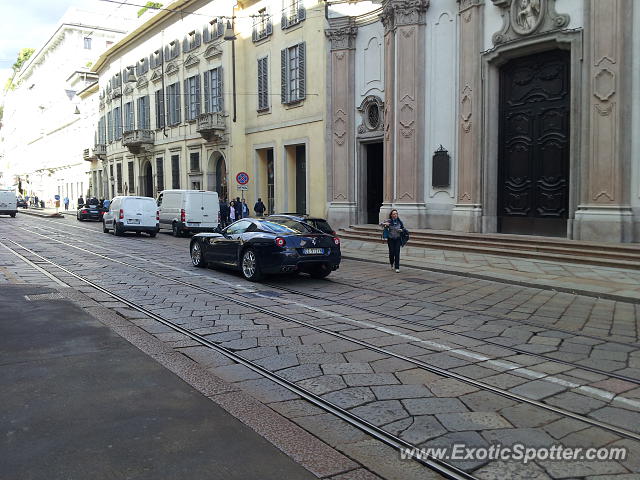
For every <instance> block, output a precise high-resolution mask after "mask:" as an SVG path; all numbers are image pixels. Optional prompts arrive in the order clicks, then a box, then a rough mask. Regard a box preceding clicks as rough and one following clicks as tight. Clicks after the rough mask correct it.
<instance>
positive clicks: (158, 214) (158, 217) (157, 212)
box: [156, 210, 160, 221]
mask: <svg viewBox="0 0 640 480" xmlns="http://www.w3.org/2000/svg"><path fill="white" fill-rule="evenodd" d="M156 220H158V221H160V210H156Z"/></svg>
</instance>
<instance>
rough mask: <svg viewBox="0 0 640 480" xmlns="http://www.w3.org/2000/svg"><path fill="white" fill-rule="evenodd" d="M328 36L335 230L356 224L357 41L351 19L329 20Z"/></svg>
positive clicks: (331, 193)
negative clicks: (354, 141) (329, 47)
mask: <svg viewBox="0 0 640 480" xmlns="http://www.w3.org/2000/svg"><path fill="white" fill-rule="evenodd" d="M325 33H326V35H327V37H328V38H329V41H330V42H331V51H330V56H331V58H330V67H329V68H330V74H329V75H330V77H329V91H330V95H329V100H328V102H329V113H330V119H329V121H330V125H329V137H330V138H329V145H330V148H329V152H330V165H328V167H329V175H330V177H329V182H328V188H329V192H328V194H329V199H328V200H329V209H328V213H327V217H328V220H329V222H330V223H331V225H333V227H334V228H340V227H345V226H349V225H350V224H353V223H355V221H356V209H357V202H356V199H355V154H354V145H353V140H354V138H355V76H356V75H355V38H356V34H357V28H356V26H355V24H354V20H353V19H352V18H350V17H339V18H331V19H329V28H328V29H327V30H326V32H325Z"/></svg>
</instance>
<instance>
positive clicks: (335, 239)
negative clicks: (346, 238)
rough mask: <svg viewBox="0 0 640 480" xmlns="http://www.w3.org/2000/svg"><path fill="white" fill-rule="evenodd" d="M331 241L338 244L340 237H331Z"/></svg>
mask: <svg viewBox="0 0 640 480" xmlns="http://www.w3.org/2000/svg"><path fill="white" fill-rule="evenodd" d="M333 243H335V244H336V245H340V239H339V238H338V237H333Z"/></svg>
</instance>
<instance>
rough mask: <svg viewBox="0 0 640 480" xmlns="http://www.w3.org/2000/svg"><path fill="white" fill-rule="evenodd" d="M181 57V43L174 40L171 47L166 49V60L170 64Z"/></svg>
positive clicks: (168, 46)
mask: <svg viewBox="0 0 640 480" xmlns="http://www.w3.org/2000/svg"><path fill="white" fill-rule="evenodd" d="M178 55H180V42H178V40H174V41H173V42H171V43H170V44H169V45H167V46H166V47H164V58H165V60H166V61H167V62H168V61H169V60H173V59H174V58H176V57H177V56H178Z"/></svg>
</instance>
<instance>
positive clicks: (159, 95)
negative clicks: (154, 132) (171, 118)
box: [156, 90, 165, 128]
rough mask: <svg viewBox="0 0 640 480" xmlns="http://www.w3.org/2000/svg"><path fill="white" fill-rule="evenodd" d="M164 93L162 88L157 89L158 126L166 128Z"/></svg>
mask: <svg viewBox="0 0 640 480" xmlns="http://www.w3.org/2000/svg"><path fill="white" fill-rule="evenodd" d="M164 126H165V121H164V95H163V94H162V90H157V91H156V128H164Z"/></svg>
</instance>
